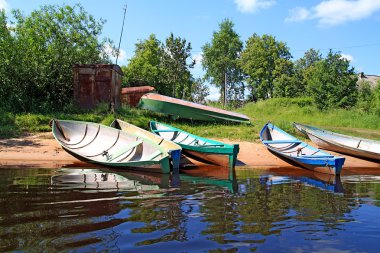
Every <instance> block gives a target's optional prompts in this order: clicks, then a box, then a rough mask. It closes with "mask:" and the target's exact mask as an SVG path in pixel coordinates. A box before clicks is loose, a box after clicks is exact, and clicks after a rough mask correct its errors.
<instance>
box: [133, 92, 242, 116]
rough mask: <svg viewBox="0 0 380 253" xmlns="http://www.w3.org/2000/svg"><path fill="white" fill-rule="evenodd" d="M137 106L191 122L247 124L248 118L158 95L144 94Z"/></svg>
mask: <svg viewBox="0 0 380 253" xmlns="http://www.w3.org/2000/svg"><path fill="white" fill-rule="evenodd" d="M138 106H139V107H140V108H142V109H147V110H150V111H154V112H159V113H164V114H168V115H173V116H175V117H180V118H186V119H192V120H201V121H221V122H223V121H234V122H249V118H248V117H247V116H245V115H243V114H240V113H235V112H229V111H226V110H222V109H218V108H214V107H211V106H205V105H200V104H196V103H192V102H189V101H185V100H180V99H175V98H171V97H166V96H162V95H158V94H145V95H144V96H142V97H141V99H140V102H139V105H138Z"/></svg>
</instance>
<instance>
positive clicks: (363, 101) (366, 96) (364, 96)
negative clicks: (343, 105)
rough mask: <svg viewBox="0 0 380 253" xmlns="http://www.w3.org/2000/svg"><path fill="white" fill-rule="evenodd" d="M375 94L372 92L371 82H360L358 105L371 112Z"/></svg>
mask: <svg viewBox="0 0 380 253" xmlns="http://www.w3.org/2000/svg"><path fill="white" fill-rule="evenodd" d="M373 96H374V94H373V92H372V87H371V83H370V82H368V81H363V80H362V81H360V82H358V101H357V103H356V107H357V108H359V109H361V110H363V111H365V112H370V111H371V110H372V103H373V100H374V97H373Z"/></svg>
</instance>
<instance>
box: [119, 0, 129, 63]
mask: <svg viewBox="0 0 380 253" xmlns="http://www.w3.org/2000/svg"><path fill="white" fill-rule="evenodd" d="M123 10H124V17H123V25H122V26H121V33H120V40H119V46H118V48H117V53H116V64H117V60H118V59H119V54H120V44H121V37H123V30H124V20H125V13H126V12H127V4H125V6H124V8H123Z"/></svg>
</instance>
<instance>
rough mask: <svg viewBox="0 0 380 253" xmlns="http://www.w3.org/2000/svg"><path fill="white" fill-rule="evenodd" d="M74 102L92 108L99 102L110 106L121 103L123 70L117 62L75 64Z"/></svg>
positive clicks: (116, 105)
mask: <svg viewBox="0 0 380 253" xmlns="http://www.w3.org/2000/svg"><path fill="white" fill-rule="evenodd" d="M73 72H74V103H75V104H76V105H77V106H79V107H80V108H83V109H92V108H94V107H95V106H96V105H98V104H99V103H107V104H109V106H110V108H111V107H113V108H118V107H120V105H121V101H120V99H121V78H122V76H123V72H122V71H121V68H120V67H119V66H118V65H115V64H75V65H74V67H73Z"/></svg>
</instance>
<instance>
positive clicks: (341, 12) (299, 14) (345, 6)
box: [286, 0, 380, 26]
mask: <svg viewBox="0 0 380 253" xmlns="http://www.w3.org/2000/svg"><path fill="white" fill-rule="evenodd" d="M379 10H380V0H325V1H322V2H321V3H319V4H318V5H316V6H314V7H311V8H310V9H306V8H304V7H297V8H295V9H292V10H290V11H289V12H290V13H289V16H288V17H287V18H286V21H289V22H299V21H304V20H308V19H315V20H318V23H319V25H322V26H333V25H339V24H343V23H345V22H348V21H355V20H360V19H365V18H368V17H370V16H371V15H372V14H374V13H375V12H377V11H379Z"/></svg>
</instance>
